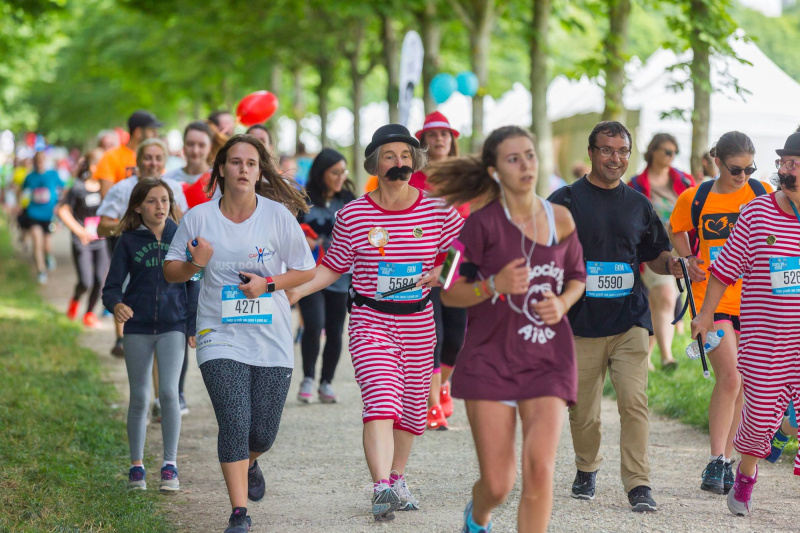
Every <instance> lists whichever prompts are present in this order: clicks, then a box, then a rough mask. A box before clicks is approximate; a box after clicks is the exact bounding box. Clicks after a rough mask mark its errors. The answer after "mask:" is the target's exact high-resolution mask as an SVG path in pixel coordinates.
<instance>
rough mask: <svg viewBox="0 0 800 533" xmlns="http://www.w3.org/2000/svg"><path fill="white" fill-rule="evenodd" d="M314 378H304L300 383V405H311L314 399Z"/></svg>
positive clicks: (298, 395)
mask: <svg viewBox="0 0 800 533" xmlns="http://www.w3.org/2000/svg"><path fill="white" fill-rule="evenodd" d="M313 393H314V378H303V382H302V383H300V390H299V391H297V401H298V402H300V403H311V400H312V398H313V397H314V395H313Z"/></svg>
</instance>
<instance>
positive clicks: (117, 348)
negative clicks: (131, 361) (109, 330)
mask: <svg viewBox="0 0 800 533" xmlns="http://www.w3.org/2000/svg"><path fill="white" fill-rule="evenodd" d="M111 355H113V356H114V357H125V350H124V349H123V348H122V339H121V338H120V339H117V341H116V342H115V343H114V347H113V348H111Z"/></svg>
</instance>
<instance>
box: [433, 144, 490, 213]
mask: <svg viewBox="0 0 800 533" xmlns="http://www.w3.org/2000/svg"><path fill="white" fill-rule="evenodd" d="M426 173H427V174H428V180H427V183H429V184H430V185H431V189H432V191H431V193H430V194H431V196H435V197H440V198H443V199H444V201H445V202H446V203H447V205H461V204H466V203H469V202H472V201H474V200H476V199H478V198H482V199H483V201H482V203H489V202H492V201H494V200H496V199H497V198H499V197H500V186H499V185H498V184H497V182H496V181H494V180H493V179H492V178H491V176H489V172H488V171H487V170H486V167H485V166H484V165H483V163H482V162H481V160H480V159H479V158H478V157H477V156H474V155H469V156H466V157H458V158H453V159H445V160H444V161H437V162H435V163H431V165H430V166H429V167H428V169H427V172H426Z"/></svg>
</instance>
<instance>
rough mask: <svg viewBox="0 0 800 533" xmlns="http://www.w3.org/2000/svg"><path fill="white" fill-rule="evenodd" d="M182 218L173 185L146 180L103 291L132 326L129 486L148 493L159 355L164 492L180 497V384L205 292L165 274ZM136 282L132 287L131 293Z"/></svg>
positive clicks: (123, 225)
mask: <svg viewBox="0 0 800 533" xmlns="http://www.w3.org/2000/svg"><path fill="white" fill-rule="evenodd" d="M177 214H178V210H177V207H176V205H175V201H174V199H173V198H172V192H171V190H170V189H169V187H168V186H167V184H166V183H164V182H163V181H162V180H160V179H157V178H145V179H143V180H141V181H139V183H137V184H136V187H134V188H133V192H132V193H131V199H130V203H129V205H128V209H127V210H126V211H125V214H124V215H123V217H122V220H121V221H120V224H119V229H120V233H121V236H120V239H119V242H118V243H117V247H116V249H115V250H114V255H113V257H112V259H111V268H110V269H109V271H108V277H107V279H106V284H105V287H103V305H104V306H105V307H106V309H108V310H109V311H111V312H113V313H114V318H115V319H116V320H117V322H121V323H124V324H125V336H124V343H125V366H126V368H127V370H128V382H129V383H130V404H129V406H128V443H129V445H130V452H131V468H130V471H129V472H128V488H129V489H132V490H145V489H146V488H147V482H146V480H145V468H144V463H143V462H142V458H143V457H144V455H143V454H144V442H145V435H146V431H147V407H148V403H149V401H150V374H151V372H152V366H153V354H154V352H155V351H158V357H157V358H156V360H157V363H158V369H159V377H160V379H159V385H158V388H159V394H158V396H159V398H160V399H161V406H162V416H161V433H162V435H163V439H164V463H163V464H162V466H161V484H160V485H159V490H161V491H163V492H174V491H177V490H178V489H179V488H180V483H179V481H178V466H177V462H176V461H177V452H178V438H179V437H180V432H181V413H180V407H179V405H178V378H179V376H180V371H181V363H182V362H183V346H184V344H185V343H186V337H188V338H189V343H190V344H192V345H194V335H195V317H196V309H197V290H196V289H195V288H194V287H192V285H193V283H191V282H190V283H186V284H175V283H168V282H167V281H166V280H165V279H164V276H163V273H162V269H161V265H162V263H163V258H164V255H165V252H166V250H167V249H168V248H169V244H170V242H171V241H172V239H173V236H174V235H175V231H176V230H177V228H178V226H177V224H176V223H175V219H176V216H177ZM128 276H130V282H129V283H128V285H127V288H125V289H124V290H123V288H122V285H123V283H124V282H125V278H126V277H128Z"/></svg>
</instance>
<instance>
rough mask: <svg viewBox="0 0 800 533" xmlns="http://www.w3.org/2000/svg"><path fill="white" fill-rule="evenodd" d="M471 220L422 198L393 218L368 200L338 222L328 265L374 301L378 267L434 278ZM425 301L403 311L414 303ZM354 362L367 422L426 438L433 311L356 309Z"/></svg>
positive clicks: (433, 340)
mask: <svg viewBox="0 0 800 533" xmlns="http://www.w3.org/2000/svg"><path fill="white" fill-rule="evenodd" d="M463 225H464V220H463V219H462V218H461V216H460V215H459V214H458V213H457V212H456V211H455V209H453V208H446V207H444V205H443V203H442V202H441V201H440V200H436V199H431V198H425V197H423V195H422V194H420V197H419V199H418V200H417V202H415V203H414V205H412V206H411V207H410V208H408V209H406V210H403V211H386V210H384V209H382V208H380V207H379V206H378V205H377V204H375V202H374V201H373V200H372V199H371V198H370V197H369V195H365V196H362V197H361V198H359V199H357V200H354V201H352V202H350V203H349V204H347V205H346V206H345V207H343V208H342V209H341V210H339V212H338V213H337V214H336V224H335V225H334V228H333V236H332V242H331V245H330V247H329V248H328V251H327V253H326V254H325V258H324V259H323V262H322V264H323V265H325V266H326V267H328V268H330V269H331V270H333V271H335V272H340V273H345V272H348V271H349V270H350V269H351V267H352V269H353V288H354V289H355V290H356V291H357V292H358V293H359V294H360V295H362V296H366V297H368V298H374V297H375V293H376V291H377V288H378V285H377V284H378V264H379V263H381V262H383V263H394V264H401V265H403V264H414V263H422V270H421V273H422V274H427V273H428V272H430V271H431V270H432V269H433V268H434V266H435V261H436V256H437V255H438V254H439V253H441V252H444V251H445V250H447V248H448V247H449V246H450V243H451V242H452V241H453V239H455V238H456V237H457V236H458V233H459V232H460V231H461V227H462V226H463ZM377 227H381V228H384V229H385V230H386V231H387V232H388V233H389V242H388V243H387V244H386V245H385V246H384V247H383V252H384V254H385V255H381V251H380V249H379V248H377V247H375V246H373V245H372V244H370V241H369V232H370V230H371V229H373V228H377ZM428 292H429V289H427V288H423V289H422V291H421V296H420V297H419V298H417V299H415V300H403V301H402V302H401V303H414V302H416V301H419V300H420V299H423V298H425V297H427V295H428ZM349 334H350V344H349V348H350V355H351V357H352V360H353V367H354V369H355V375H356V381H357V382H358V385H359V387H361V398H362V400H363V402H364V410H363V413H362V417H363V420H364V422H365V423H366V422H369V421H371V420H394V421H395V424H394V427H395V429H402V430H404V431H408V432H409V433H412V434H414V435H421V434H422V433H423V432H424V431H425V425H426V418H425V416H426V412H427V398H428V392H429V390H430V382H431V374H432V372H433V349H434V347H435V345H436V329H435V327H434V323H433V305H432V304H430V303H429V304H428V305H427V307H426V308H425V309H424V310H423V311H421V312H419V313H414V314H411V315H392V314H387V313H382V312H379V311H375V310H374V309H371V308H369V307H366V306H361V307H359V306H356V305H355V304H354V305H353V309H352V313H351V315H350V325H349Z"/></svg>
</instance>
